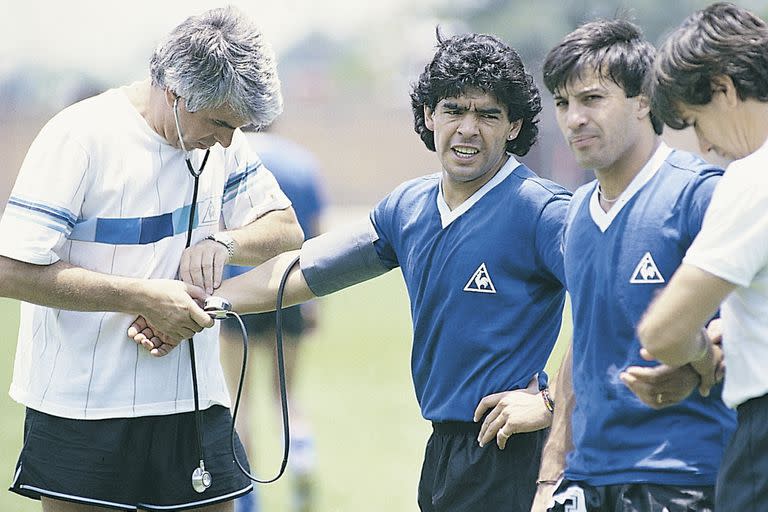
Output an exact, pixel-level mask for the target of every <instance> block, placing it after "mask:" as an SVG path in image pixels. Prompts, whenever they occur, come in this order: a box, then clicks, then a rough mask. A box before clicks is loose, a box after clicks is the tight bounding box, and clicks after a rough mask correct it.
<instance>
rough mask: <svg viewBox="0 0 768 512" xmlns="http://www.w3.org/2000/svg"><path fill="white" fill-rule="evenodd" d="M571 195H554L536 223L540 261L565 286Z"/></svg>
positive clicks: (537, 249)
mask: <svg viewBox="0 0 768 512" xmlns="http://www.w3.org/2000/svg"><path fill="white" fill-rule="evenodd" d="M570 199H571V196H570V195H568V194H557V195H554V196H552V199H550V200H549V201H548V202H547V204H545V205H544V208H543V209H542V211H541V215H540V216H539V220H538V222H537V224H536V251H537V255H538V258H539V261H541V262H542V264H543V266H544V268H545V269H546V270H547V272H549V273H550V274H551V275H552V276H553V277H554V278H555V279H557V280H558V281H559V282H560V284H562V285H563V286H565V268H564V265H563V234H564V227H565V220H566V215H567V214H568V205H569V203H570Z"/></svg>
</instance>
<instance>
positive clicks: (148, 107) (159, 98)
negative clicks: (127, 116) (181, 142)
mask: <svg viewBox="0 0 768 512" xmlns="http://www.w3.org/2000/svg"><path fill="white" fill-rule="evenodd" d="M125 92H126V94H127V95H128V99H129V100H130V102H131V104H132V105H133V106H134V108H135V109H136V110H137V111H138V112H139V114H140V115H141V117H143V118H144V120H145V121H146V122H147V124H148V125H149V127H150V128H152V130H153V131H155V132H156V133H157V134H158V135H160V136H161V137H162V138H164V139H165V140H166V141H167V142H168V143H169V144H170V145H171V146H174V147H175V146H178V142H175V140H176V130H175V129H174V128H173V127H172V126H171V125H170V124H169V119H168V113H169V112H170V109H169V107H168V105H167V103H166V100H165V94H164V92H163V90H162V89H160V88H158V87H154V86H153V85H152V84H151V82H150V80H149V79H146V80H143V81H141V82H134V83H132V84H131V85H128V86H126V87H125ZM170 115H171V119H170V123H173V119H172V117H173V114H170Z"/></svg>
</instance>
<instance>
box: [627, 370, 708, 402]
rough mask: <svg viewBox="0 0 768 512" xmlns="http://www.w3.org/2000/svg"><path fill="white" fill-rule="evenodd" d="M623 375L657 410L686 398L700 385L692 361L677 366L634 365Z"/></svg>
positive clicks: (631, 387)
mask: <svg viewBox="0 0 768 512" xmlns="http://www.w3.org/2000/svg"><path fill="white" fill-rule="evenodd" d="M619 378H620V379H621V381H622V382H623V383H624V384H625V385H626V386H627V387H628V388H629V389H630V390H631V391H632V392H633V393H634V394H635V395H637V398H639V399H640V401H641V402H643V403H644V404H645V405H647V406H648V407H652V408H653V409H663V408H664V407H669V406H670V405H675V404H676V403H679V402H681V401H683V400H685V399H686V398H687V397H688V395H690V394H691V393H692V392H693V390H694V389H696V386H698V385H699V375H698V374H697V373H696V371H695V370H694V369H693V368H692V367H691V365H689V364H686V365H684V366H680V367H677V368H675V367H672V366H668V365H666V364H659V365H658V366H652V367H648V366H630V367H628V368H627V369H626V370H624V371H623V372H621V375H620V376H619Z"/></svg>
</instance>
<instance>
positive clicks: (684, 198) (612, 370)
mask: <svg viewBox="0 0 768 512" xmlns="http://www.w3.org/2000/svg"><path fill="white" fill-rule="evenodd" d="M654 53H655V52H654V49H653V47H652V46H651V45H650V44H649V43H648V42H647V41H645V40H644V39H643V37H642V34H641V32H640V30H639V29H638V27H636V26H635V25H633V24H632V23H630V22H628V21H625V20H611V21H605V20H601V21H595V22H591V23H587V24H585V25H583V26H581V27H579V28H578V29H576V30H575V31H573V32H572V33H570V34H568V35H567V36H566V37H565V38H564V39H563V41H561V42H560V43H559V44H558V45H557V46H555V47H554V48H553V49H552V50H551V51H550V52H549V53H548V55H547V57H546V60H545V62H544V66H543V74H544V82H545V84H546V86H547V88H548V89H549V90H550V92H552V94H553V95H554V101H555V107H556V116H557V120H558V124H559V126H560V129H561V130H562V132H563V135H564V136H565V138H566V141H567V143H568V144H569V146H570V147H571V150H572V151H573V154H574V156H575V157H576V159H577V161H578V162H579V163H580V164H581V165H582V166H584V167H585V168H592V169H594V171H595V175H596V177H597V180H595V181H593V182H592V183H589V184H587V185H585V186H583V187H581V188H579V189H578V190H577V191H576V192H575V193H574V196H573V200H572V201H571V204H570V208H569V210H568V217H567V220H566V228H565V232H564V266H565V275H566V282H567V285H568V290H569V293H570V294H571V300H572V308H573V345H572V352H571V353H570V354H569V358H568V363H567V364H566V365H565V366H564V371H563V372H562V379H559V380H558V410H557V412H556V418H555V421H556V422H558V423H557V425H556V427H558V428H555V427H553V435H552V436H551V437H550V439H549V440H548V442H547V447H546V448H545V452H544V461H543V463H542V474H541V475H540V483H539V485H540V487H541V489H540V492H539V493H538V494H537V499H536V504H535V506H534V509H535V510H544V509H546V508H547V507H548V506H549V507H551V508H550V510H553V511H565V510H569V511H570V510H578V511H589V512H592V511H605V512H630V511H631V512H634V511H637V512H641V511H642V512H652V511H662V510H665V511H669V512H678V511H679V512H683V511H688V510H697V511H711V510H713V504H714V484H715V479H716V474H717V470H718V467H719V465H720V460H721V457H722V454H723V449H724V447H725V444H726V442H727V440H728V438H729V436H730V433H731V431H732V429H733V426H734V418H733V415H732V414H730V413H729V411H728V410H727V409H726V408H725V406H724V404H723V403H722V401H721V400H720V391H721V390H720V386H719V385H718V386H716V387H714V388H712V390H711V392H709V393H708V394H709V396H707V397H705V396H702V394H700V393H698V392H694V393H691V392H692V391H693V390H694V388H695V387H696V385H697V384H699V375H698V372H699V371H700V372H702V373H703V372H704V368H711V366H710V363H711V361H707V362H706V364H704V362H701V364H699V365H698V366H697V365H694V366H691V365H685V366H683V367H678V368H676V367H667V366H655V367H653V368H647V367H648V366H649V363H648V362H646V361H644V360H643V359H642V358H641V357H640V345H639V342H638V340H637V338H636V337H635V326H636V325H637V323H638V321H639V320H640V316H641V314H642V313H643V311H644V310H645V308H646V306H647V305H648V303H649V302H650V300H651V298H652V297H653V295H654V294H655V292H657V291H658V290H659V289H660V288H661V287H663V286H664V283H665V282H666V280H668V279H669V278H670V277H671V275H672V273H673V272H674V271H675V269H676V268H677V267H678V266H679V265H680V262H681V260H682V258H683V255H684V254H685V251H686V249H687V248H688V246H689V245H690V244H691V242H692V241H693V239H694V237H695V236H696V234H697V233H698V231H699V228H700V227H701V222H702V219H703V216H704V211H705V210H706V208H707V205H708V204H709V199H710V196H711V195H712V191H713V190H714V188H715V185H716V184H717V182H718V179H719V177H720V176H721V175H722V172H723V171H722V169H719V168H717V167H714V166H712V165H709V164H707V163H706V162H704V161H703V160H701V159H699V158H698V157H696V156H694V155H692V154H689V153H686V152H682V151H676V150H672V149H671V148H669V147H667V146H666V145H665V144H664V143H663V142H661V140H660V139H659V136H658V134H660V133H661V124H660V122H659V121H658V120H657V119H656V118H655V117H653V115H651V113H650V106H649V100H648V96H647V95H646V94H645V92H644V90H643V82H644V79H645V77H646V74H647V73H648V72H649V71H650V69H651V66H652V63H653V58H654ZM713 381H714V377H713V376H711V375H709V374H707V375H705V376H704V378H702V383H701V388H702V391H703V393H704V394H707V392H708V391H709V389H708V388H709V387H711V386H712V384H714V382H713ZM648 382H653V383H655V386H656V387H655V390H656V391H655V394H654V395H653V396H648V395H647V390H646V388H645V386H646V385H647V383H648ZM571 386H572V394H570V395H569V397H570V400H572V401H573V403H572V404H564V403H563V400H562V399H561V398H560V397H562V395H563V393H562V392H561V391H562V390H561V388H566V389H568V388H570V387H571ZM630 387H631V388H632V389H630ZM633 389H634V390H637V391H638V394H639V396H640V397H642V398H643V400H641V399H640V398H638V396H635V395H634V394H633ZM688 395H690V396H688ZM685 397H687V398H685ZM683 398H685V399H683ZM680 400H682V401H680ZM678 401H679V403H675V402H678ZM643 402H646V403H643ZM648 402H651V403H652V405H653V406H654V408H651V407H649V406H648V405H647V403H648ZM671 404H674V405H671ZM566 405H570V406H571V407H566ZM569 408H572V413H571V414H570V415H569V416H568V415H564V414H563V412H564V411H565V410H567V409H569ZM561 421H562V422H568V421H570V425H569V428H570V434H571V439H568V438H567V435H566V433H567V432H568V430H569V428H560V422H561ZM571 440H572V443H573V449H572V451H570V453H568V455H567V458H566V457H565V446H567V445H568V444H569V441H571ZM561 475H562V477H563V479H562V481H560V482H559V484H558V481H559V480H560V476H561ZM555 487H557V488H556V489H555ZM553 490H554V501H552V500H551V499H549V498H550V496H551V495H552V492H553Z"/></svg>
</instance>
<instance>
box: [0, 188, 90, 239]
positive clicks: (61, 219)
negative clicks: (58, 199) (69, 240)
mask: <svg viewBox="0 0 768 512" xmlns="http://www.w3.org/2000/svg"><path fill="white" fill-rule="evenodd" d="M8 205H9V206H13V207H16V208H21V209H24V210H28V212H27V213H29V212H34V214H38V215H42V216H44V217H47V218H48V219H49V221H50V220H53V222H54V223H56V224H61V225H62V226H63V227H64V228H66V231H68V230H70V229H72V227H73V226H74V225H75V221H76V220H77V217H75V215H74V214H72V213H71V212H70V211H69V210H66V209H64V208H56V207H55V206H51V205H49V204H45V203H38V202H35V201H29V200H27V199H22V198H21V197H18V196H11V197H10V198H9V199H8Z"/></svg>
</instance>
